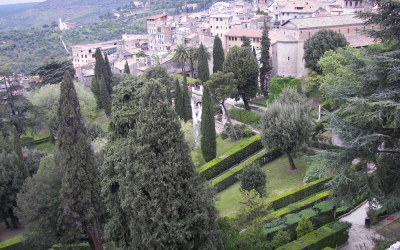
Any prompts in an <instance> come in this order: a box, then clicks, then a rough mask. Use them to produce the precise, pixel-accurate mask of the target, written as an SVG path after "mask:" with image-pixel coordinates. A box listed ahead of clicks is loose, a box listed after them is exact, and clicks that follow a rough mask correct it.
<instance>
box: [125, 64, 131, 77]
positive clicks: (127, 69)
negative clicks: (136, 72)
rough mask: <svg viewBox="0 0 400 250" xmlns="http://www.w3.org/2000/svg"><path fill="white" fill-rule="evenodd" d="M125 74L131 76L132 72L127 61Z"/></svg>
mask: <svg viewBox="0 0 400 250" xmlns="http://www.w3.org/2000/svg"><path fill="white" fill-rule="evenodd" d="M124 73H125V74H128V75H130V74H131V70H130V69H129V65H128V61H125V66H124Z"/></svg>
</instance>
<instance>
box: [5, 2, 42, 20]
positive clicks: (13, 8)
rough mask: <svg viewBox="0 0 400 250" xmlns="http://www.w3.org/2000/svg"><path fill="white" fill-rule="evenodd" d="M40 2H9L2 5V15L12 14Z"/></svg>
mask: <svg viewBox="0 0 400 250" xmlns="http://www.w3.org/2000/svg"><path fill="white" fill-rule="evenodd" d="M37 4H38V3H16V4H7V5H1V7H0V17H4V16H8V15H12V14H15V13H18V12H21V11H24V10H26V9H29V8H31V7H33V6H35V5H37Z"/></svg>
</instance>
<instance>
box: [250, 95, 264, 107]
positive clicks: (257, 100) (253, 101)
mask: <svg viewBox="0 0 400 250" xmlns="http://www.w3.org/2000/svg"><path fill="white" fill-rule="evenodd" d="M267 100H268V98H267V97H261V98H257V99H255V100H251V101H250V103H254V104H257V105H260V106H264V107H266V106H267Z"/></svg>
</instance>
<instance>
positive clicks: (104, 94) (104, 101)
mask: <svg viewBox="0 0 400 250" xmlns="http://www.w3.org/2000/svg"><path fill="white" fill-rule="evenodd" d="M99 89H100V103H101V107H102V108H104V111H105V113H106V115H107V116H108V117H109V116H110V115H111V97H110V94H109V93H108V90H107V85H106V81H105V79H104V78H103V77H102V78H101V79H100V86H99Z"/></svg>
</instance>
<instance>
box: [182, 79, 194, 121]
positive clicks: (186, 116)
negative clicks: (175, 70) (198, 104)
mask: <svg viewBox="0 0 400 250" xmlns="http://www.w3.org/2000/svg"><path fill="white" fill-rule="evenodd" d="M182 99H183V100H182V103H183V120H184V121H185V122H187V121H189V120H190V119H192V105H191V103H190V102H191V98H190V96H189V91H188V86H187V78H186V75H185V76H183V93H182Z"/></svg>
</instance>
